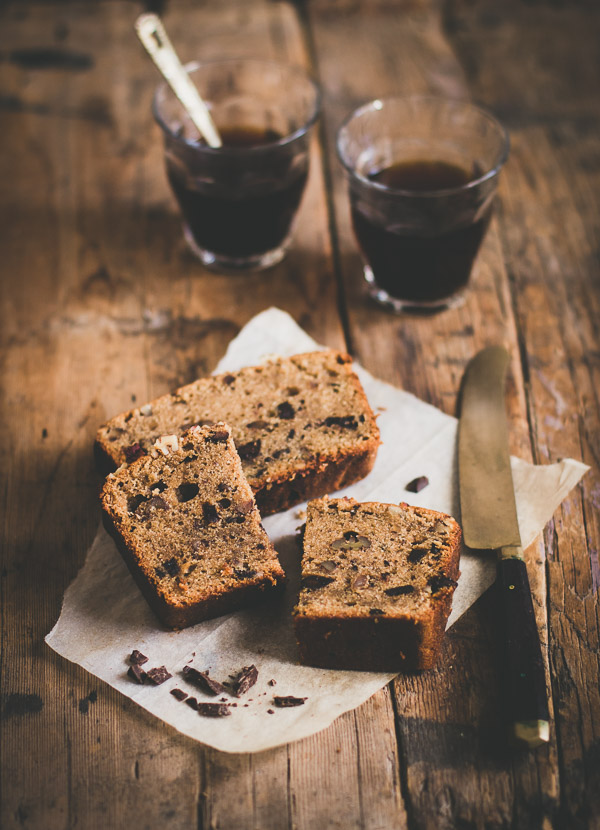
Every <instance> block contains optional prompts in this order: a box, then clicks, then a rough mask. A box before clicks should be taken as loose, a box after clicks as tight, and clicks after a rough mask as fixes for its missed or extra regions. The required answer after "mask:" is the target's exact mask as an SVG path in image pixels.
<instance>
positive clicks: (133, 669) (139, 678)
mask: <svg viewBox="0 0 600 830" xmlns="http://www.w3.org/2000/svg"><path fill="white" fill-rule="evenodd" d="M127 677H130V678H131V679H132V680H135V682H136V683H139V684H140V685H141V684H142V683H143V682H144V681H145V679H146V672H145V671H144V669H143V668H142V667H141V666H139V665H138V664H137V663H132V664H131V666H129V668H128V669H127Z"/></svg>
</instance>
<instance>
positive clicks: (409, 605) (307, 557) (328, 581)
mask: <svg viewBox="0 0 600 830" xmlns="http://www.w3.org/2000/svg"><path fill="white" fill-rule="evenodd" d="M460 538H461V531H460V527H459V526H458V524H457V523H456V521H455V520H454V519H453V518H452V517H450V516H447V515H446V514H444V513H439V512H437V511H434V510H428V509H426V508H420V507H411V506H409V505H407V504H404V503H402V504H400V505H391V504H382V503H379V502H366V503H362V504H360V503H358V502H356V501H354V500H353V499H327V498H324V499H319V500H315V501H313V502H310V503H309V505H308V510H307V522H306V527H305V531H304V553H303V558H302V583H301V584H302V587H301V590H300V596H299V599H298V604H297V606H296V608H295V609H294V628H295V633H296V638H297V641H298V647H299V651H300V662H302V663H304V664H306V665H312V666H317V667H320V668H336V669H351V670H365V671H386V672H388V671H393V672H398V671H405V672H413V671H420V670H423V669H429V668H431V667H432V666H433V665H434V664H435V662H436V660H437V658H438V656H439V653H440V650H441V645H442V642H443V637H444V631H445V627H446V623H447V620H448V616H449V614H450V610H451V606H452V596H453V593H454V589H455V587H456V583H457V579H458V576H459V546H460Z"/></svg>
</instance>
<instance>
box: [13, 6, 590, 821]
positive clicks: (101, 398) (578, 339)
mask: <svg viewBox="0 0 600 830" xmlns="http://www.w3.org/2000/svg"><path fill="white" fill-rule="evenodd" d="M149 5H155V6H156V5H158V6H160V7H161V8H162V10H163V11H164V19H165V24H166V26H167V29H168V31H169V33H170V35H171V38H172V40H173V41H174V43H175V44H176V46H177V48H178V49H179V51H180V53H181V56H182V58H183V59H184V60H189V59H193V58H196V57H198V56H199V55H201V56H202V57H206V58H210V57H216V56H221V55H225V54H235V55H240V54H244V55H253V56H259V57H269V56H270V57H273V58H275V59H277V60H283V61H286V62H291V63H297V64H300V65H305V66H310V67H311V69H312V71H313V73H314V74H315V75H316V76H317V77H318V79H319V80H320V82H321V84H322V86H323V90H324V117H323V120H322V125H321V128H320V132H319V133H318V134H317V135H316V136H315V140H314V143H313V147H312V169H311V176H310V181H309V186H308V190H307V193H306V195H305V198H304V201H303V204H302V207H301V212H300V215H299V222H298V227H297V233H296V238H295V243H294V246H293V248H292V250H291V251H290V254H289V256H288V257H287V259H286V260H285V261H284V262H283V263H281V264H280V265H279V266H277V267H275V268H274V269H272V270H270V271H266V272H264V273H262V274H256V275H250V276H244V277H242V276H235V277H231V276H225V275H217V274H212V273H210V272H208V271H206V270H205V269H203V268H202V267H201V266H200V265H199V264H198V263H197V261H195V260H194V258H193V257H192V256H191V254H190V253H189V252H188V250H187V248H186V246H185V244H184V242H183V240H182V236H181V231H180V220H179V216H178V214H177V210H176V207H175V204H174V201H173V199H172V197H171V195H170V193H169V190H168V186H167V183H166V180H165V176H164V172H163V165H162V150H161V145H160V135H159V131H158V128H157V127H156V126H155V125H154V124H153V123H152V118H151V114H150V100H151V95H152V90H153V88H154V86H155V83H156V80H157V78H156V75H155V70H154V68H153V67H152V65H151V63H150V62H149V61H148V60H147V58H146V57H145V55H144V54H143V51H142V50H141V47H139V45H138V44H137V43H136V42H135V38H134V35H133V31H132V23H133V20H134V18H135V16H136V14H137V13H138V12H139V11H140V10H141V7H142V4H139V3H135V2H127V0H110V2H108V0H106V1H105V2H102V1H101V2H96V3H87V2H83V0H80V2H67V0H64V2H30V0H27V1H26V2H21V3H7V4H5V5H4V7H3V9H2V11H1V12H0V19H1V20H2V22H3V27H2V35H1V36H2V47H1V48H2V55H3V58H4V61H3V63H2V68H1V79H0V109H1V110H2V113H3V116H4V117H3V131H2V139H3V142H4V148H3V150H4V152H3V153H1V154H0V177H1V178H0V180H1V181H2V182H3V185H4V188H3V190H2V193H1V194H0V205H1V211H2V213H1V216H2V224H1V225H0V227H1V233H2V238H3V242H4V245H3V266H4V279H3V280H2V281H0V309H1V312H0V313H1V325H0V377H1V378H2V380H1V383H2V387H1V394H0V418H1V419H2V423H3V424H4V425H5V429H4V430H3V434H2V440H1V441H0V458H1V463H2V469H3V471H5V475H4V476H3V477H2V489H1V493H2V513H1V516H2V519H1V522H2V539H3V545H2V550H1V556H2V570H1V571H0V614H1V620H2V626H1V631H0V649H1V650H0V667H1V670H2V678H1V693H2V698H1V709H0V713H1V720H0V729H1V742H0V824H1V826H2V827H3V828H4V827H6V828H10V830H12V828H35V830H55V828H56V829H58V828H73V827H84V828H86V830H87V829H88V828H92V829H93V828H107V827H110V828H118V829H119V830H120V828H125V827H129V826H135V827H138V826H139V827H146V828H150V830H155V828H159V827H163V826H165V827H169V828H190V827H198V828H203V830H207V828H211V829H212V828H214V830H216V829H217V828H219V830H251V828H252V829H253V828H261V830H263V828H265V830H279V829H280V828H289V830H291V828H299V830H308V828H310V830H312V829H313V828H316V830H320V828H324V830H325V829H326V828H327V830H328V828H334V827H339V828H357V830H358V828H361V830H362V828H365V829H366V828H368V830H396V828H399V829H400V830H401V828H409V829H410V830H417V829H419V830H420V828H431V829H432V830H434V828H435V830H438V828H441V829H442V830H446V828H447V829H448V830H450V829H451V828H452V829H453V828H460V830H484V829H485V830H499V828H503V830H504V828H523V830H529V828H544V830H549V828H555V829H556V830H562V828H569V830H571V828H573V829H574V830H583V828H599V827H600V750H599V748H600V692H599V689H600V664H599V656H598V655H599V646H600V619H599V616H600V615H599V611H598V587H599V586H600V564H599V559H598V551H599V550H600V539H599V536H600V527H599V525H600V523H599V520H598V506H599V505H600V478H599V476H600V469H599V463H600V446H599V438H598V436H599V435H600V430H599V428H598V427H599V421H600V417H599V399H598V391H597V390H598V386H599V381H600V343H599V334H600V332H599V326H598V320H599V319H600V316H599V311H600V308H599V306H600V292H599V290H598V289H599V287H600V266H599V263H598V250H599V247H600V246H599V244H598V243H599V238H598V234H599V231H598V228H599V226H600V225H599V221H598V220H599V214H600V209H599V203H598V201H599V199H598V194H599V193H600V187H599V185H600V164H599V160H600V145H599V142H598V126H599V123H598V122H599V120H600V111H599V108H598V94H597V75H598V68H599V67H598V59H599V52H598V49H597V43H598V42H599V35H600V12H599V10H598V8H597V5H596V4H595V3H593V2H591V0H580V2H578V3H573V4H561V3H556V2H553V0H538V2H536V3H524V2H521V0H506V2H505V3H503V4H497V3H495V2H493V0H393V1H392V2H390V0H311V2H310V3H297V4H293V3H291V2H285V1H282V2H281V1H280V2H269V1H268V0H226V2H222V3H204V4H201V3H197V2H193V1H192V0H171V2H169V3H158V4H149ZM408 92H433V93H435V94H442V95H446V96H452V97H472V98H474V99H475V100H477V101H479V102H480V103H482V104H483V105H487V106H488V107H490V108H491V109H493V110H494V111H495V112H496V113H497V114H498V115H499V116H500V117H501V118H502V119H503V120H504V121H505V122H506V123H507V125H508V127H509V129H510V131H511V136H512V153H511V159H510V162H509V164H508V165H507V167H506V169H505V171H504V172H503V175H502V178H501V186H500V194H499V195H500V199H499V202H498V208H497V211H496V217H495V219H494V222H493V224H492V228H491V230H490V232H489V234H488V236H487V238H486V241H485V243H484V246H483V249H482V251H481V254H480V257H479V259H478V262H477V265H476V268H475V271H474V274H473V278H472V284H471V287H470V290H469V293H468V295H467V299H466V302H465V304H464V306H463V307H462V308H459V309H455V310H452V311H449V312H447V313H444V314H441V315H437V316H435V317H431V318H418V317H412V316H404V317H394V316H391V315H389V314H387V313H386V312H384V311H382V310H380V309H378V308H376V307H374V306H373V305H371V304H370V302H369V301H368V300H367V298H366V292H365V288H364V285H363V281H362V276H361V264H360V260H359V257H358V254H357V250H356V246H355V243H354V240H353V237H352V234H351V230H350V224H349V216H348V202H347V195H346V187H345V182H344V181H343V177H342V174H341V170H340V168H339V166H338V163H337V160H336V158H335V152H334V138H335V132H336V129H337V127H338V125H339V123H340V122H341V120H342V118H343V117H344V116H345V115H346V114H347V113H348V111H349V110H351V109H352V108H353V107H354V106H356V105H358V104H359V103H362V102H364V101H366V100H368V99H370V98H372V97H374V96H375V95H385V94H392V93H408ZM270 305H276V306H279V307H281V308H284V309H286V310H288V311H289V312H290V313H291V314H292V315H293V316H294V317H295V319H296V320H297V321H298V322H299V323H300V324H301V325H302V326H304V327H305V328H306V329H307V331H308V332H309V333H310V334H311V335H313V336H314V337H315V338H316V339H317V340H319V341H321V342H324V343H327V344H328V345H331V346H334V347H343V346H344V344H346V345H347V346H348V347H349V348H351V349H352V350H353V351H354V353H355V354H356V356H357V357H358V358H359V360H360V361H361V362H362V363H363V364H364V365H365V366H366V367H367V368H368V369H369V370H370V371H371V372H373V373H374V374H375V375H377V376H379V377H382V378H384V379H386V380H388V381H391V382H393V383H395V384H397V385H399V386H402V387H403V388H405V389H408V390H409V391H412V392H414V393H415V394H417V395H419V396H420V397H422V398H423V399H425V400H427V401H429V402H430V403H433V404H435V405H436V406H439V407H440V408H441V409H442V410H444V411H446V412H449V413H454V411H455V406H456V395H457V390H458V386H459V382H460V378H461V376H462V372H463V370H464V367H465V365H466V363H467V361H468V360H469V358H470V357H471V356H472V355H473V353H474V352H475V351H477V350H478V349H479V348H481V347H482V346H484V345H487V344H490V343H497V342H501V343H503V344H505V345H506V346H507V347H508V349H509V350H510V353H511V356H512V362H511V379H510V389H509V395H508V409H509V417H510V424H511V449H512V451H513V452H515V453H516V454H518V455H520V456H521V457H523V458H525V459H530V460H531V459H533V460H535V461H537V462H538V463H547V462H550V461H554V460H556V459H558V458H561V457H564V456H573V457H575V458H582V459H583V460H584V461H586V462H587V463H588V464H590V465H591V467H592V471H591V472H590V473H589V474H588V475H587V476H586V478H585V479H584V481H583V483H582V486H581V487H580V488H578V489H577V490H576V491H574V492H573V493H572V494H571V496H570V497H569V498H568V499H567V500H566V501H565V502H564V504H563V505H562V507H561V509H560V510H559V511H558V512H557V514H556V515H555V517H554V521H553V522H552V523H551V524H550V525H549V526H548V528H547V529H546V532H545V534H544V540H543V541H542V540H538V541H537V542H536V543H535V544H534V545H532V546H531V548H530V549H529V550H528V551H527V558H528V566H529V574H530V580H531V582H532V585H533V593H534V602H535V609H536V615H537V619H538V624H539V626H540V630H541V633H542V639H543V642H544V644H546V643H547V644H548V649H547V653H548V654H549V657H550V667H551V691H552V703H553V708H554V725H553V733H552V742H551V745H550V746H549V747H548V748H546V749H542V750H538V751H537V752H536V753H532V754H523V753H516V754H515V753H514V752H512V751H509V749H508V748H507V747H506V746H505V743H504V731H503V724H502V718H501V712H502V700H501V694H500V691H499V669H498V666H497V663H496V660H495V657H494V655H495V653H496V643H495V626H494V607H493V598H492V597H491V596H490V595H486V597H484V598H482V600H480V601H479V602H478V603H477V604H476V605H475V606H474V607H473V608H472V609H471V610H470V611H469V613H468V614H466V615H465V616H464V617H463V618H462V619H461V620H460V621H459V622H458V623H457V624H456V625H455V627H454V628H453V629H452V632H451V634H450V636H449V637H448V638H447V640H446V643H445V647H444V653H443V655H442V658H441V661H440V664H439V666H438V668H437V669H435V670H434V671H432V672H429V673H427V674H424V675H422V676H417V677H410V678H406V677H404V678H398V679H397V680H396V681H395V682H394V684H393V685H392V686H391V687H389V688H388V689H384V690H382V691H381V692H380V693H378V694H377V695H375V696H374V697H373V698H371V700H369V701H368V702H367V703H366V704H364V705H363V706H361V707H360V708H359V709H357V710H356V711H355V712H351V713H347V714H346V715H344V716H343V717H341V718H339V719H338V720H337V721H336V722H335V723H334V724H333V725H332V727H330V729H328V730H326V731H324V732H323V733H320V734H318V735H315V736H313V737H312V738H309V739H306V740H304V741H301V742H298V743H295V744H292V745H290V746H288V747H283V748H281V749H277V750H273V751H270V752H266V753H260V754H257V755H252V756H249V755H239V756H237V755H236V756H231V755H225V754H222V753H218V752H216V751H213V750H210V749H207V748H204V747H202V746H199V745H198V744H196V743H195V742H193V741H191V740H188V739H186V738H183V737H182V736H181V735H179V734H178V733H176V732H175V731H174V730H172V729H171V728H170V727H168V726H166V725H164V724H162V723H161V722H160V721H158V720H156V719H155V718H153V717H152V716H150V715H149V714H148V713H146V712H145V711H143V710H141V709H140V708H139V707H137V706H136V705H135V704H133V703H132V702H131V701H129V700H128V699H125V698H123V697H121V696H120V695H118V694H117V693H116V692H115V691H113V690H111V689H110V688H109V687H106V686H104V685H103V684H101V683H100V682H97V681H96V680H95V679H94V678H93V677H91V676H90V675H88V674H87V673H86V672H84V671H83V670H82V669H80V668H79V667H77V666H73V665H71V664H69V663H67V662H65V661H63V660H62V659H60V658H58V657H57V656H56V655H54V654H53V653H52V652H50V651H49V649H47V648H46V646H45V645H44V643H43V637H44V635H45V634H46V633H47V631H48V630H49V629H50V628H51V626H52V625H53V623H54V621H55V620H56V618H57V616H58V614H59V611H60V603H61V598H62V595H63V592H64V590H65V588H66V586H67V585H68V584H69V582H70V581H71V580H72V578H73V577H74V576H75V574H76V573H77V571H78V569H79V567H80V566H81V564H82V562H83V558H84V555H85V551H86V549H87V547H88V545H89V543H90V541H91V539H92V538H93V535H94V533H95V530H96V527H97V523H98V519H99V516H98V510H97V504H96V491H97V487H98V484H99V479H98V478H97V476H96V473H95V471H94V468H93V462H92V456H91V444H92V439H93V435H94V432H95V430H96V428H97V426H98V425H99V424H100V423H101V422H102V421H103V420H104V419H105V418H106V417H108V416H110V415H113V414H115V413H116V412H119V411H121V410H122V409H123V408H126V407H128V406H129V405H130V404H131V402H132V401H137V402H141V401H143V400H145V399H148V398H149V397H152V396H154V395H156V394H160V393H162V392H165V391H167V390H169V389H171V388H173V387H174V386H176V385H177V384H179V383H182V382H185V381H189V380H191V379H193V378H194V377H197V376H198V375H201V374H205V373H208V372H210V371H211V370H212V368H213V367H214V365H215V364H216V362H217V360H218V359H219V358H220V356H221V355H222V353H223V351H224V349H225V347H226V345H227V343H228V342H229V340H230V339H231V338H232V337H233V336H234V335H235V334H236V333H237V332H238V331H239V329H240V328H241V327H242V326H243V325H244V323H245V322H246V321H247V320H248V319H249V318H250V317H251V316H253V315H254V314H255V313H257V312H258V311H260V310H262V309H264V308H266V307H268V306H270ZM132 646H135V644H132ZM545 650H546V649H545Z"/></svg>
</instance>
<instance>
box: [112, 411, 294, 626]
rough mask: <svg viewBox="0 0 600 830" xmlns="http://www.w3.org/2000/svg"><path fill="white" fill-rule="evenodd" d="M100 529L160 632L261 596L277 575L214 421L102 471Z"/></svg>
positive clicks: (223, 428) (227, 443)
mask: <svg viewBox="0 0 600 830" xmlns="http://www.w3.org/2000/svg"><path fill="white" fill-rule="evenodd" d="M101 502H102V509H103V519H104V524H105V526H106V529H107V530H108V532H109V533H110V534H111V535H112V536H113V538H114V539H115V541H116V543H117V546H118V548H119V550H120V552H121V554H122V555H123V558H124V559H125V562H126V563H127V565H128V566H129V569H130V571H131V573H132V574H133V577H134V578H135V580H136V582H137V583H138V585H139V587H140V589H141V591H142V593H143V594H144V596H145V597H146V599H147V600H148V603H149V604H150V606H151V607H152V609H153V610H154V611H155V613H156V614H157V616H158V617H159V618H160V620H162V622H163V623H164V624H165V625H166V626H167V627H168V628H185V627H186V626H189V625H193V624H195V623H197V622H200V621H201V620H205V619H208V618H210V617H216V616H219V615H220V614H225V613H227V612H229V611H233V610H235V609H237V608H239V607H241V606H243V605H246V604H247V603H250V602H252V601H253V600H256V599H259V598H262V597H266V596H267V594H270V593H271V592H272V591H273V590H274V589H276V588H277V587H278V586H280V585H282V584H283V579H284V573H283V570H282V568H281V565H280V564H279V560H278V558H277V554H276V552H275V550H274V549H273V546H272V545H271V543H270V541H269V539H268V536H267V534H266V532H265V530H264V528H263V526H262V524H261V521H260V515H259V513H258V510H257V508H256V504H255V502H254V498H253V495H252V490H251V489H250V487H249V485H248V483H247V481H246V478H245V476H244V473H243V471H242V465H241V462H240V459H239V456H238V454H237V452H236V450H235V446H234V443H233V439H232V437H231V430H230V428H229V427H228V426H227V425H226V424H224V423H218V424H216V425H215V426H210V427H209V426H205V427H198V426H195V427H192V428H191V429H189V430H188V431H187V432H185V433H184V434H183V435H182V436H181V437H177V436H176V435H167V436H163V437H162V438H159V439H158V440H157V441H156V442H155V444H154V446H153V447H152V448H151V449H150V452H149V453H148V454H147V455H144V456H142V457H141V458H139V459H137V460H136V461H134V462H133V463H132V464H130V465H129V466H122V467H121V468H119V469H118V470H117V471H116V472H115V473H111V474H110V475H109V476H108V478H107V480H106V483H105V485H104V488H103V490H102V494H101Z"/></svg>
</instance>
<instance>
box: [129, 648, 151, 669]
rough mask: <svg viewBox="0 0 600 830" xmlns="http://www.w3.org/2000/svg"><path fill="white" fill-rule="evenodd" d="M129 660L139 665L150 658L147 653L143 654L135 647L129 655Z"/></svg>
mask: <svg viewBox="0 0 600 830" xmlns="http://www.w3.org/2000/svg"><path fill="white" fill-rule="evenodd" d="M129 662H130V663H131V664H132V665H133V663H135V664H136V665H137V666H141V665H142V663H147V662H148V658H147V657H146V655H145V654H142V652H141V651H138V650H137V648H134V649H133V651H132V652H131V654H130V655H129Z"/></svg>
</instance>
